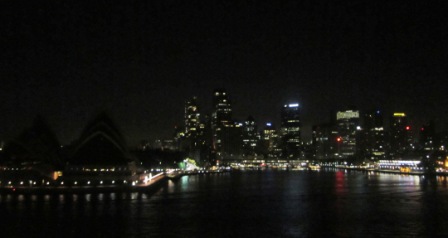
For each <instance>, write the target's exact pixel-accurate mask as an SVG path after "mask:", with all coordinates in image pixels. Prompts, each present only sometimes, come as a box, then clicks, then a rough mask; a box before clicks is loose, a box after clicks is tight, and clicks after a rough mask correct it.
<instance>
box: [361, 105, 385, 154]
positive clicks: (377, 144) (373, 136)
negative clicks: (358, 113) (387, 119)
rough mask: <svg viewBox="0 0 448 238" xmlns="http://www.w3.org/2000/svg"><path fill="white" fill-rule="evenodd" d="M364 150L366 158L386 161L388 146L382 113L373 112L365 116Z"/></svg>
mask: <svg viewBox="0 0 448 238" xmlns="http://www.w3.org/2000/svg"><path fill="white" fill-rule="evenodd" d="M363 121H364V123H363V128H362V129H363V130H362V131H363V133H362V140H361V141H360V143H362V149H363V153H364V157H365V158H367V159H370V160H375V161H378V160H380V159H385V156H386V144H385V132H384V125H383V114H382V113H381V111H379V110H376V111H371V112H366V113H364V114H363Z"/></svg>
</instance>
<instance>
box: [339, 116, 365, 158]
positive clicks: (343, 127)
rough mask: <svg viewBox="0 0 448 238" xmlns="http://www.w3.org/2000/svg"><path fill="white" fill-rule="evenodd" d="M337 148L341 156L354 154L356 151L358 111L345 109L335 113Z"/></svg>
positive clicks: (345, 156) (346, 156) (358, 124)
mask: <svg viewBox="0 0 448 238" xmlns="http://www.w3.org/2000/svg"><path fill="white" fill-rule="evenodd" d="M336 123H337V131H338V137H337V142H338V145H337V147H338V148H337V150H338V154H339V156H340V157H342V158H348V157H352V156H355V155H356V153H357V152H358V151H357V150H358V147H357V145H358V138H357V137H358V131H359V130H361V127H360V120H359V111H355V110H347V111H339V112H337V113H336Z"/></svg>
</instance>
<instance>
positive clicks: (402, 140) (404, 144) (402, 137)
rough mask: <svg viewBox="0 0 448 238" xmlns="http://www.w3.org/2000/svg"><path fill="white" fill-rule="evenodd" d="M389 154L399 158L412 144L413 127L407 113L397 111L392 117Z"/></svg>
mask: <svg viewBox="0 0 448 238" xmlns="http://www.w3.org/2000/svg"><path fill="white" fill-rule="evenodd" d="M389 133H390V138H389V139H390V142H389V147H390V151H389V156H390V157H391V158H398V157H399V156H401V155H403V154H404V153H405V152H406V150H407V149H408V148H409V147H410V146H412V136H411V127H410V126H409V124H408V120H407V117H406V114H405V113H403V112H395V113H394V114H393V116H392V118H391V119H390V131H389Z"/></svg>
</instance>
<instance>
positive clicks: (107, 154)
mask: <svg viewBox="0 0 448 238" xmlns="http://www.w3.org/2000/svg"><path fill="white" fill-rule="evenodd" d="M138 164H139V163H138V162H137V159H136V158H135V157H134V156H132V155H131V153H130V152H129V151H128V148H127V147H126V142H125V139H124V137H123V135H122V134H121V133H120V131H119V130H118V129H117V127H116V125H115V124H114V123H113V121H112V120H111V119H110V117H109V116H108V115H107V114H106V113H101V114H99V115H98V116H97V117H95V118H94V119H93V120H92V121H91V122H90V123H88V124H87V126H86V127H85V128H84V130H83V131H82V133H81V134H80V136H79V138H78V139H77V140H76V141H75V142H74V143H72V144H71V145H70V146H67V147H66V148H62V147H61V145H60V143H59V142H58V140H57V138H56V136H55V134H54V133H53V132H52V131H51V129H50V127H49V126H48V125H47V124H46V123H45V121H44V120H43V119H42V118H41V117H37V118H36V119H35V120H34V123H33V125H32V126H31V127H30V128H28V129H26V130H24V132H23V133H22V134H21V135H19V136H18V137H17V138H16V139H14V140H12V141H10V142H8V143H7V144H6V146H5V148H4V151H3V153H2V157H1V158H0V171H1V172H0V183H1V184H0V186H30V187H31V186H40V185H44V186H45V185H58V186H61V185H62V186H86V185H90V186H96V185H116V184H117V185H118V184H132V183H135V182H136V181H137V180H138V179H139V176H140V175H141V174H140V173H139V171H140V172H141V170H139V169H138Z"/></svg>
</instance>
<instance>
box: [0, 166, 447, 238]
mask: <svg viewBox="0 0 448 238" xmlns="http://www.w3.org/2000/svg"><path fill="white" fill-rule="evenodd" d="M0 212H1V214H2V216H3V217H8V219H5V220H4V222H3V224H2V225H3V227H10V228H9V229H6V230H5V231H4V232H3V233H2V237H17V236H25V235H28V234H35V235H44V234H45V235H47V236H56V235H60V234H64V236H68V237H79V236H89V237H90V236H101V237H106V236H113V237H117V236H120V237H126V236H143V237H147V236H162V237H167V236H182V237H183V236H188V237H196V236H200V237H204V236H209V237H228V236H238V237H241V236H248V237H253V236H263V237H279V236H286V237H288V236H290V237H297V236H299V237H300V236H302V237H364V236H366V237H396V236H411V237H412V236H414V237H415V236H446V235H448V222H447V221H446V219H445V214H447V213H448V189H447V186H446V178H445V177H419V176H401V175H393V174H380V173H370V172H353V171H333V170H328V171H326V170H323V171H321V172H315V171H273V170H266V171H246V172H235V173H231V174H230V173H229V174H219V175H213V174H211V175H198V176H184V177H182V178H180V179H179V180H177V181H168V182H167V183H166V184H165V186H164V187H163V188H161V190H160V191H158V192H156V193H155V194H147V193H126V192H123V193H89V194H51V195H49V194H46V195H43V194H32V195H29V194H28V195H27V194H19V195H18V194H1V195H0ZM17 227H21V228H22V229H21V230H20V231H19V230H17V229H15V228H17Z"/></svg>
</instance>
